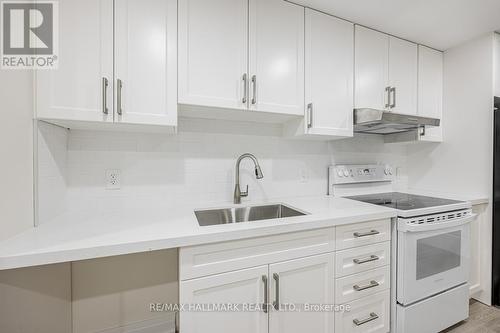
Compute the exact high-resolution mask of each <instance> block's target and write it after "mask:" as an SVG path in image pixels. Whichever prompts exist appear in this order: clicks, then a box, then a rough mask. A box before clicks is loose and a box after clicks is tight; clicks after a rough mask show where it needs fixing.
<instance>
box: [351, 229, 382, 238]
mask: <svg viewBox="0 0 500 333" xmlns="http://www.w3.org/2000/svg"><path fill="white" fill-rule="evenodd" d="M378 234H380V232H379V231H377V230H371V231H368V232H355V233H353V236H354V237H356V238H361V237H368V236H373V235H378Z"/></svg>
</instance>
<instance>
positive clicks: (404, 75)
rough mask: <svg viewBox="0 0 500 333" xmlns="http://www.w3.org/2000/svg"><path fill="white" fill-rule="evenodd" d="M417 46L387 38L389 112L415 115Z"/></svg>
mask: <svg viewBox="0 0 500 333" xmlns="http://www.w3.org/2000/svg"><path fill="white" fill-rule="evenodd" d="M417 54H418V52H417V44H414V43H410V42H408V41H405V40H402V39H399V38H395V37H390V38H389V85H390V86H391V89H392V90H391V101H390V103H391V106H390V108H391V111H392V112H396V113H404V114H412V115H415V114H417V66H418V61H417Z"/></svg>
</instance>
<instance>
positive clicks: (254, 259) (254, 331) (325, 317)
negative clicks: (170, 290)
mask: <svg viewBox="0 0 500 333" xmlns="http://www.w3.org/2000/svg"><path fill="white" fill-rule="evenodd" d="M383 221H384V220H378V221H369V222H366V223H358V224H356V225H353V228H354V229H352V228H349V227H348V226H343V227H338V228H337V229H341V230H344V231H345V232H344V233H343V234H342V235H343V236H342V237H340V238H339V237H337V238H336V237H335V232H336V230H335V228H326V229H317V230H309V231H303V232H295V233H288V234H282V235H273V236H267V237H261V238H251V239H246V240H236V241H228V242H222V243H216V244H208V245H199V246H192V247H186V248H181V249H180V251H179V267H180V272H179V276H180V280H181V281H180V303H181V304H182V305H183V306H184V309H183V310H182V311H181V312H180V329H181V332H182V333H233V332H238V333H246V332H248V333H262V332H270V333H303V332H314V333H344V332H363V333H365V332H370V333H371V332H377V333H378V332H380V333H386V332H389V328H390V275H391V274H390V272H391V269H390V234H384V233H383V231H384V230H385V229H386V228H385V226H384V225H383V223H382V222H383ZM385 223H387V225H388V226H390V223H391V222H390V220H388V219H387V220H385ZM374 228H377V231H378V232H380V233H382V234H381V237H380V238H371V239H370V240H369V241H376V240H378V239H384V240H386V241H383V242H379V243H373V244H370V245H365V246H357V247H356V244H357V243H355V242H354V243H352V242H351V243H349V244H350V245H351V246H354V247H353V248H350V249H347V250H343V251H338V252H335V242H336V241H339V240H342V239H344V238H346V237H347V236H349V234H350V232H352V231H353V230H354V231H353V232H355V233H357V232H361V231H364V230H369V231H370V232H371V231H372V229H374ZM351 229H352V230H351ZM347 230H349V232H347ZM358 230H360V231H358ZM379 230H380V231H379ZM321 235H322V236H321ZM360 235H361V234H360ZM363 235H364V234H363ZM349 237H350V236H349ZM367 237H368V236H367ZM346 239H348V238H346ZM265 244H267V245H266V246H264V245H265ZM359 244H366V242H360V243H359ZM299 249H301V250H299ZM375 256H376V257H377V259H375ZM358 257H359V258H358ZM358 259H359V260H358ZM365 261H366V262H365ZM356 262H357V263H356ZM231 263H232V266H231ZM351 264H353V265H354V266H353V265H351ZM202 266H207V268H204V269H202ZM251 267H252V268H251ZM231 269H232V271H231ZM214 305H217V306H219V307H220V306H224V307H225V308H219V309H213V308H210V307H211V306H214ZM207 310H210V311H207Z"/></svg>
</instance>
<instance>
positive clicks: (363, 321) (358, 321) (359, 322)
mask: <svg viewBox="0 0 500 333" xmlns="http://www.w3.org/2000/svg"><path fill="white" fill-rule="evenodd" d="M376 319H378V315H377V314H376V313H375V312H372V313H370V317H368V318H366V319H353V321H352V322H353V323H354V325H356V326H361V325H364V324H366V323H369V322H370V321H373V320H376Z"/></svg>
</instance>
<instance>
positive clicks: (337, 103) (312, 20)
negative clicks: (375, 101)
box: [305, 8, 354, 137]
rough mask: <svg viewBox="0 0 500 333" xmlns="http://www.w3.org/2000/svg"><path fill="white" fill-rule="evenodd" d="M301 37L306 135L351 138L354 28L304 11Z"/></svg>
mask: <svg viewBox="0 0 500 333" xmlns="http://www.w3.org/2000/svg"><path fill="white" fill-rule="evenodd" d="M305 33H306V53H305V54H306V56H305V61H306V70H305V74H306V86H305V91H306V98H305V100H306V112H309V113H310V114H307V113H306V117H307V121H306V123H309V128H308V132H309V133H311V134H326V135H335V136H341V137H346V136H352V133H353V132H352V131H353V120H352V117H353V116H352V115H353V92H354V87H353V75H354V73H353V71H354V68H353V66H354V25H353V24H352V23H350V22H347V21H344V20H340V19H337V18H335V17H333V16H330V15H326V14H323V13H320V12H318V11H315V10H311V9H309V8H306V31H305ZM306 127H307V126H306Z"/></svg>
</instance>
